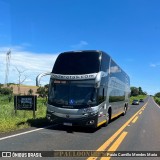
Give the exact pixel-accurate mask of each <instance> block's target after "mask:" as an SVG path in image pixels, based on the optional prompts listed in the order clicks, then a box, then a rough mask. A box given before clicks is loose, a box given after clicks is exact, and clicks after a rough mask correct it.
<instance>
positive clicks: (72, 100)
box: [48, 81, 96, 108]
mask: <svg viewBox="0 0 160 160" xmlns="http://www.w3.org/2000/svg"><path fill="white" fill-rule="evenodd" d="M48 104H50V105H54V106H57V107H63V108H85V107H88V106H93V105H95V104H96V89H95V88H94V84H93V83H92V84H90V83H85V82H82V81H81V82H77V81H76V82H73V81H72V82H71V81H68V82H67V81H52V82H51V84H50V89H49V99H48Z"/></svg>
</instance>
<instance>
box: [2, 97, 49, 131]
mask: <svg viewBox="0 0 160 160" xmlns="http://www.w3.org/2000/svg"><path fill="white" fill-rule="evenodd" d="M45 117H46V105H45V104H44V100H43V99H39V98H38V100H37V111H36V119H33V111H23V110H22V111H20V110H18V111H17V115H15V111H14V102H13V99H12V101H11V102H10V103H9V102H8V97H7V96H1V95H0V133H2V132H10V131H14V130H18V129H23V128H28V127H30V126H35V127H41V126H43V125H45V124H46V123H47V120H46V118H45Z"/></svg>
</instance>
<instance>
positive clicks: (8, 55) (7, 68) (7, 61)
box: [4, 49, 11, 87]
mask: <svg viewBox="0 0 160 160" xmlns="http://www.w3.org/2000/svg"><path fill="white" fill-rule="evenodd" d="M10 59H11V50H10V49H9V51H8V52H7V53H6V71H5V82H4V85H5V87H7V86H8V75H9V66H10Z"/></svg>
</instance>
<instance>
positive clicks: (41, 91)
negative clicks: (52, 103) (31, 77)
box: [36, 84, 49, 103]
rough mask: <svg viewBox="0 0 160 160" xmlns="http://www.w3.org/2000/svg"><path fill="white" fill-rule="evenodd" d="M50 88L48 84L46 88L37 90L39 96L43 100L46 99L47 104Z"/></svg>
mask: <svg viewBox="0 0 160 160" xmlns="http://www.w3.org/2000/svg"><path fill="white" fill-rule="evenodd" d="M48 88H49V85H48V84H46V85H45V86H44V87H39V88H38V89H37V92H36V93H38V94H39V96H40V97H42V98H43V99H44V98H45V102H44V103H46V102H47V98H48Z"/></svg>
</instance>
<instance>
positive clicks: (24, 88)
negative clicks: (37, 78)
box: [11, 85, 38, 95]
mask: <svg viewBox="0 0 160 160" xmlns="http://www.w3.org/2000/svg"><path fill="white" fill-rule="evenodd" d="M11 87H13V93H14V94H18V86H17V85H11ZM30 89H32V90H33V95H37V93H36V92H37V89H38V87H37V86H25V85H21V86H20V93H21V94H22V95H28V91H29V90H30Z"/></svg>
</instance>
